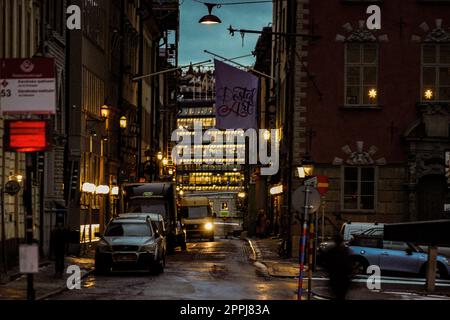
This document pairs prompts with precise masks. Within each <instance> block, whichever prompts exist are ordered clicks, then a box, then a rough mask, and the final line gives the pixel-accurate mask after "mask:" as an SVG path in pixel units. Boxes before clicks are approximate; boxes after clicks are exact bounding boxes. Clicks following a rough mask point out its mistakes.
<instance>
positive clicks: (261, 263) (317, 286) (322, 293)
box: [246, 238, 450, 300]
mask: <svg viewBox="0 0 450 320" xmlns="http://www.w3.org/2000/svg"><path fill="white" fill-rule="evenodd" d="M246 240H247V241H248V243H249V245H250V247H251V248H252V257H251V259H252V260H254V262H255V266H256V267H257V269H258V271H259V272H260V273H261V274H263V275H265V276H267V277H275V278H284V279H292V280H294V279H298V277H299V272H300V270H299V262H298V259H283V258H280V256H279V255H278V246H279V243H280V240H279V239H272V238H269V239H248V238H246ZM305 269H306V270H305V272H307V271H308V268H307V267H306V268H305ZM305 276H306V277H307V276H308V274H307V273H306V274H305ZM313 279H314V288H313V290H312V292H313V296H314V299H315V300H324V299H325V300H330V299H332V294H331V292H330V291H329V288H328V279H327V274H326V273H325V271H323V270H321V269H320V268H318V271H317V272H314V273H313ZM295 281H296V280H295ZM305 281H306V283H307V279H305ZM306 290H307V289H305V291H306ZM347 299H348V300H450V296H448V295H445V294H439V293H435V294H430V295H427V294H425V293H423V292H417V291H413V290H411V291H405V290H401V289H389V290H381V291H379V292H377V291H371V290H368V289H367V288H366V287H365V286H364V284H360V285H359V286H358V285H357V284H355V285H353V288H352V289H351V290H350V292H349V294H348V297H347Z"/></svg>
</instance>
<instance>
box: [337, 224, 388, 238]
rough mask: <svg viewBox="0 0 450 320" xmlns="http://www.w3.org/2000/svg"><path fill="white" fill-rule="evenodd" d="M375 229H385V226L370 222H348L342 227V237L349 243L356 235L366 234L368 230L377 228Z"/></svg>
mask: <svg viewBox="0 0 450 320" xmlns="http://www.w3.org/2000/svg"><path fill="white" fill-rule="evenodd" d="M375 227H384V224H382V223H378V222H375V223H369V222H346V223H344V224H343V225H342V228H341V235H342V237H343V239H344V241H349V240H351V239H352V236H353V235H354V234H359V233H361V232H364V231H366V230H368V229H371V228H375Z"/></svg>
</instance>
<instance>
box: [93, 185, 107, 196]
mask: <svg viewBox="0 0 450 320" xmlns="http://www.w3.org/2000/svg"><path fill="white" fill-rule="evenodd" d="M95 191H96V193H97V194H108V193H109V187H108V186H98V187H97V189H96V190H95Z"/></svg>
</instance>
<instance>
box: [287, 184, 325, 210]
mask: <svg viewBox="0 0 450 320" xmlns="http://www.w3.org/2000/svg"><path fill="white" fill-rule="evenodd" d="M307 191H309V196H308V203H305V200H306V192H307ZM292 206H293V207H294V209H295V210H297V211H299V212H302V213H303V212H305V206H308V207H309V208H308V212H309V213H314V212H316V211H317V210H319V207H320V193H319V191H317V189H316V188H313V187H308V186H303V187H300V188H298V189H297V190H296V191H295V192H294V194H293V196H292Z"/></svg>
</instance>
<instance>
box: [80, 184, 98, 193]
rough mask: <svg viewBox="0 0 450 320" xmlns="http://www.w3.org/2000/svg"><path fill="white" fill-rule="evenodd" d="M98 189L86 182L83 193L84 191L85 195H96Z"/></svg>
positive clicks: (82, 189)
mask: <svg viewBox="0 0 450 320" xmlns="http://www.w3.org/2000/svg"><path fill="white" fill-rule="evenodd" d="M96 189H97V188H96V186H95V184H92V183H88V182H86V183H83V186H82V188H81V191H83V192H84V193H95V190H96Z"/></svg>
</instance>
